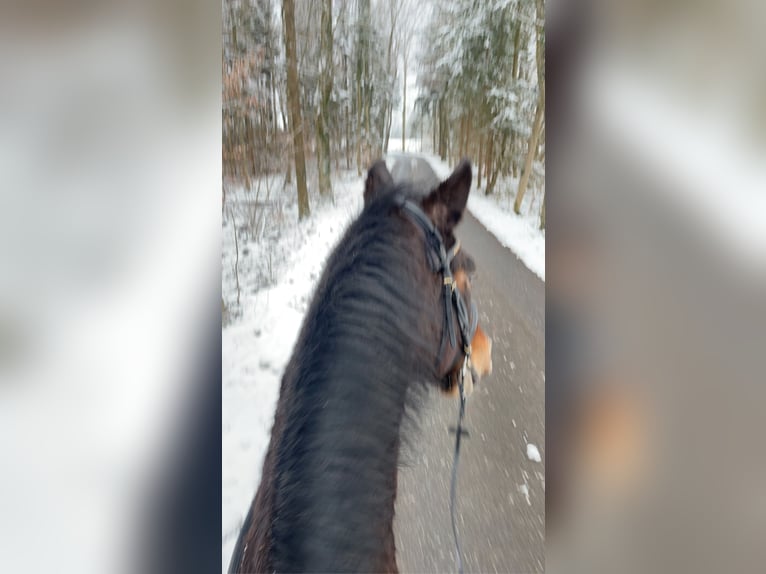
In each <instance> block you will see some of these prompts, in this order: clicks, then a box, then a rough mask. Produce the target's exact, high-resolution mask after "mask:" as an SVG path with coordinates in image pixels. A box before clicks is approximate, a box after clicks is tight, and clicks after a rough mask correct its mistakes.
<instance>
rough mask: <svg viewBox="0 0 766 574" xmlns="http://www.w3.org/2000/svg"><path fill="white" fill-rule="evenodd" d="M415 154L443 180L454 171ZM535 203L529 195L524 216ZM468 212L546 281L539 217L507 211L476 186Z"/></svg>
mask: <svg viewBox="0 0 766 574" xmlns="http://www.w3.org/2000/svg"><path fill="white" fill-rule="evenodd" d="M408 147H409V146H408ZM413 147H414V146H413ZM412 155H414V156H418V157H421V158H423V159H425V160H426V161H427V162H428V163H429V164H430V165H431V167H432V168H433V170H434V172H435V173H436V175H437V176H439V178H440V179H444V178H446V177H448V176H449V175H450V173H452V169H453V168H454V166H450V165H448V164H447V163H445V162H443V161H442V160H441V159H440V158H439V156H437V155H434V154H429V153H412ZM474 185H475V180H474ZM498 185H502V183H500V182H499V183H498ZM532 201H533V198H532V194H531V193H528V194H527V195H526V197H525V198H524V202H523V204H522V209H521V211H522V213H528V212H529V204H530V202H532ZM468 210H469V211H470V212H471V213H472V214H473V216H474V217H476V219H478V220H479V222H480V223H481V224H482V225H483V226H484V227H485V228H487V230H488V231H489V232H490V233H492V235H494V236H495V237H496V238H497V240H498V241H499V242H500V243H501V244H502V245H503V246H505V247H507V248H508V249H510V250H511V251H513V252H514V253H515V254H516V256H517V257H518V258H519V259H521V261H522V262H523V263H524V265H526V266H527V267H528V268H529V270H530V271H532V272H533V273H535V274H536V275H537V276H538V277H540V279H542V280H543V281H545V231H542V230H540V229H539V225H540V221H539V218H538V216H536V215H516V214H515V213H513V210H512V206H511V205H508V206H507V209H506V206H501V205H500V204H499V203H498V201H497V200H496V199H495V198H494V197H487V196H485V195H483V194H482V193H477V192H476V188H475V187H474V189H473V192H472V193H471V195H470V196H469V197H468Z"/></svg>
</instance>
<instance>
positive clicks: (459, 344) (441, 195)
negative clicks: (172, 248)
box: [364, 160, 492, 395]
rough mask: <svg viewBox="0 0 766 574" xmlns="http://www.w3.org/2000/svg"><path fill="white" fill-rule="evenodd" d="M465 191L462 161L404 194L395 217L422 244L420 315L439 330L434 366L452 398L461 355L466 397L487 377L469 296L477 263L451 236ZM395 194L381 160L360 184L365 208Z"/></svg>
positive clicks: (485, 344) (486, 341) (488, 357)
mask: <svg viewBox="0 0 766 574" xmlns="http://www.w3.org/2000/svg"><path fill="white" fill-rule="evenodd" d="M470 189H471V164H470V162H469V161H467V160H463V161H462V162H461V163H460V165H458V167H457V168H455V171H454V172H453V173H452V174H451V175H450V176H449V177H448V178H447V179H446V180H444V181H442V182H440V183H438V184H436V185H435V187H433V188H432V189H430V190H428V191H426V192H421V193H417V192H416V193H412V191H413V190H409V191H410V193H409V194H407V195H406V196H405V195H403V196H402V200H401V202H400V203H401V209H400V212H401V215H402V216H403V217H405V219H407V220H408V221H409V222H410V228H409V229H412V231H413V235H414V236H416V237H418V238H419V240H420V241H421V242H422V241H424V240H425V244H426V257H425V258H424V259H423V266H424V269H425V271H424V274H425V276H430V277H431V281H429V282H428V284H429V285H430V289H431V290H432V291H433V293H431V294H430V295H432V296H429V297H425V298H424V299H423V302H424V306H425V307H427V309H424V311H427V312H428V313H429V315H430V316H431V317H433V318H434V319H435V322H434V324H436V325H439V326H440V327H439V328H437V329H436V330H435V332H434V333H433V335H434V336H435V337H436V338H437V339H436V340H435V344H437V345H438V349H439V351H438V353H437V356H436V357H434V362H435V364H436V372H437V376H438V378H439V380H440V382H441V388H442V389H443V390H444V391H445V392H447V393H448V394H453V395H454V394H457V392H458V385H457V380H458V374H459V373H460V371H461V369H462V368H463V364H464V362H465V360H466V351H470V362H469V365H470V371H468V372H469V373H470V375H471V376H470V377H466V382H467V391H468V392H469V393H470V391H471V387H472V385H473V383H474V382H478V381H479V379H481V378H482V377H484V376H486V375H489V374H490V373H491V372H492V340H491V339H490V338H489V337H488V336H487V335H486V333H485V332H484V331H483V330H482V328H481V326H480V325H479V324H478V319H479V317H478V308H477V306H476V305H475V303H474V301H473V299H472V293H471V282H472V281H473V280H474V278H475V275H476V263H475V262H474V259H473V258H472V257H471V256H470V255H469V254H468V253H467V252H466V251H465V249H463V248H461V246H460V243H459V242H458V240H457V239H456V237H455V234H454V231H455V227H456V226H457V225H458V223H460V220H461V219H462V217H463V212H464V211H465V207H466V203H467V201H468V193H469V192H470ZM397 192H399V193H401V188H400V187H399V188H398V187H397V186H395V185H394V182H393V179H392V177H391V174H390V173H389V172H388V169H387V167H386V164H385V163H384V162H383V161H382V160H380V161H378V162H377V163H375V164H374V165H373V166H372V167H371V168H370V170H369V172H368V174H367V180H366V182H365V190H364V201H365V205H369V204H370V203H371V202H372V201H373V200H374V199H375V198H376V197H379V196H381V195H384V194H386V193H397ZM418 228H419V229H418ZM415 253H420V251H419V250H416V251H415ZM445 267H446V269H445Z"/></svg>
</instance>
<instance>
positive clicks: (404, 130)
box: [402, 47, 407, 151]
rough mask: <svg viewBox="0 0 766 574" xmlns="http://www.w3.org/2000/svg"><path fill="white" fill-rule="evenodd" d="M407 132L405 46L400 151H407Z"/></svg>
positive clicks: (405, 51)
mask: <svg viewBox="0 0 766 574" xmlns="http://www.w3.org/2000/svg"><path fill="white" fill-rule="evenodd" d="M406 133H407V48H406V47H405V49H404V91H403V92H402V151H407V148H406V144H405V143H404V140H405V139H406V135H405V134H406Z"/></svg>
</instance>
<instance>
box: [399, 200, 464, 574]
mask: <svg viewBox="0 0 766 574" xmlns="http://www.w3.org/2000/svg"><path fill="white" fill-rule="evenodd" d="M397 204H398V205H399V206H400V207H401V208H402V211H403V213H404V214H406V215H407V216H408V217H409V218H410V219H411V220H412V221H413V222H415V223H416V224H417V225H418V226H420V228H421V229H422V230H423V232H424V233H425V236H426V246H427V250H426V253H427V258H428V262H429V264H430V265H431V270H432V271H434V272H435V273H439V274H441V275H442V277H443V283H444V330H443V331H442V339H441V343H440V345H439V352H438V354H437V356H436V364H437V365H439V364H440V361H441V356H442V353H443V352H444V346H445V344H446V341H447V339H449V342H450V345H451V346H452V348H454V347H455V345H456V344H457V341H456V336H455V331H454V330H453V328H452V325H453V319H452V307H453V305H454V307H455V309H456V311H457V323H458V328H459V329H460V336H461V338H462V339H463V354H464V357H465V358H464V359H463V366H462V368H461V369H460V373H459V374H458V377H457V379H458V386H459V389H460V410H459V412H458V419H457V427H455V429H454V432H455V457H454V461H453V464H452V480H451V483H450V517H451V519H452V534H453V536H454V537H455V555H456V560H457V566H458V572H459V573H460V574H463V556H462V553H461V551H460V542H459V540H458V534H457V523H456V521H455V498H456V493H457V464H458V460H459V459H460V439H461V438H462V437H463V436H464V435H465V436H466V437H468V436H469V435H468V431H467V430H465V429H464V428H463V417H464V416H465V401H466V395H465V375H466V373H467V372H468V369H470V368H471V341H472V340H473V336H474V335H475V334H476V328H477V326H478V324H479V313H478V310H477V308H476V303H474V302H473V301H471V312H470V314H469V312H468V308H467V307H466V304H465V300H464V299H463V295H462V293H460V290H459V289H458V288H457V286H456V285H455V278H454V277H453V275H452V269H451V268H450V264H451V263H452V260H453V259H454V258H455V255H457V253H458V251H459V250H460V242H459V241H455V245H453V246H452V248H451V249H450V250H449V251H447V249H446V248H445V246H444V240H443V239H442V235H441V233H440V232H439V230H438V229H436V226H435V225H434V224H433V223H432V222H431V220H430V219H429V218H428V216H427V215H426V214H425V213H423V210H422V209H420V207H419V206H418V205H417V204H416V203H414V202H413V201H412V200H409V199H407V198H405V197H404V196H401V195H400V196H398V197H397ZM450 430H452V429H450Z"/></svg>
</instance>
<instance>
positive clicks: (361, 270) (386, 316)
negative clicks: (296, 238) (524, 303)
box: [271, 186, 441, 571]
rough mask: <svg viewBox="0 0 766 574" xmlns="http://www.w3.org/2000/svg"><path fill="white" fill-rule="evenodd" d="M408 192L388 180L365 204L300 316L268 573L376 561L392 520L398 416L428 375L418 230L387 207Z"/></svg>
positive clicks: (425, 277) (365, 565)
mask: <svg viewBox="0 0 766 574" xmlns="http://www.w3.org/2000/svg"><path fill="white" fill-rule="evenodd" d="M417 193H418V192H417V191H416V190H413V189H412V188H409V187H406V186H395V187H392V188H391V189H389V190H388V191H385V192H383V193H381V194H380V195H378V197H377V198H376V199H375V200H373V201H372V202H371V203H370V204H369V205H368V206H367V207H366V208H365V209H364V210H363V212H362V213H361V215H360V216H359V217H358V218H357V220H356V221H355V222H353V223H352V224H351V226H350V227H349V229H348V230H347V231H346V233H345V235H344V236H343V238H342V239H341V241H340V243H339V245H338V246H337V247H336V249H335V250H334V252H333V253H332V255H331V256H330V257H329V259H328V261H327V264H326V267H325V270H324V273H323V276H322V278H321V279H320V281H319V284H318V286H317V289H316V293H315V295H314V299H313V302H312V304H311V307H310V308H309V310H308V312H307V314H306V317H305V319H304V323H303V326H302V328H301V333H300V335H299V337H298V341H297V343H296V346H295V350H294V352H293V356H292V358H291V360H290V363H289V364H288V366H287V369H286V371H285V375H284V378H283V380H282V389H281V399H280V408H279V409H278V411H277V415H276V422H275V427H274V429H275V430H274V432H275V433H277V432H279V433H280V435H279V436H278V437H277V442H276V443H275V444H276V449H275V450H274V451H273V456H274V458H273V462H274V477H275V484H274V490H273V493H272V496H273V500H272V503H273V508H274V510H275V516H276V518H275V519H274V521H273V522H272V524H271V540H272V542H273V547H272V554H271V555H272V566H273V568H274V569H275V570H277V571H283V570H284V571H293V570H296V569H301V568H306V567H309V566H310V567H311V568H312V569H320V570H325V569H326V570H333V571H339V570H345V569H350V570H356V571H366V570H367V571H368V570H375V569H379V568H380V565H377V564H370V563H369V560H370V559H371V557H375V556H379V555H380V547H381V544H382V543H381V540H382V539H383V538H384V537H385V536H386V533H385V532H381V528H382V527H383V526H384V525H389V526H390V524H391V520H392V519H393V497H394V496H395V492H396V465H397V463H398V452H399V443H400V428H401V426H402V421H403V418H404V417H405V416H406V413H408V412H414V411H415V410H416V407H417V404H418V403H419V402H420V401H419V398H420V397H421V396H422V394H423V393H422V390H423V389H424V388H425V385H422V384H420V383H423V382H426V381H429V380H435V379H436V373H435V368H434V367H435V366H434V364H433V362H434V361H433V359H434V358H435V356H436V351H437V349H436V347H435V344H434V343H433V341H436V340H438V337H437V336H436V335H435V334H434V333H435V331H436V330H437V329H440V328H441V323H440V322H439V319H440V317H437V316H432V315H434V314H433V313H431V312H430V310H432V309H434V308H435V306H436V305H437V304H438V301H436V298H437V297H438V293H439V290H438V289H431V288H428V287H427V285H430V283H431V282H434V281H437V278H436V276H435V275H434V274H432V273H431V272H430V271H429V270H428V268H427V267H426V263H425V243H424V240H423V236H422V234H421V232H420V230H418V229H416V228H415V227H414V226H413V225H412V224H411V223H409V222H408V220H406V219H405V218H404V217H403V216H400V215H396V214H393V213H392V212H394V211H395V210H397V207H396V203H395V199H394V197H395V195H396V194H405V195H407V196H410V197H414V196H416V195H417ZM388 499H390V501H391V504H390V505H389V504H388ZM389 507H390V511H391V514H392V515H391V516H390V517H389V516H380V512H381V510H380V509H381V508H389ZM371 517H375V518H371ZM339 557H342V558H343V559H344V560H345V562H343V563H338V562H337V560H338V559H339Z"/></svg>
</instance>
